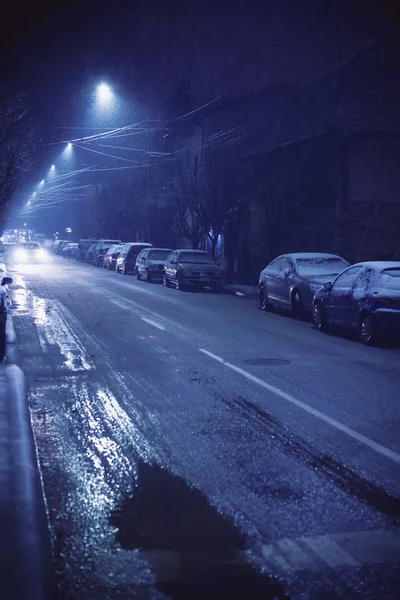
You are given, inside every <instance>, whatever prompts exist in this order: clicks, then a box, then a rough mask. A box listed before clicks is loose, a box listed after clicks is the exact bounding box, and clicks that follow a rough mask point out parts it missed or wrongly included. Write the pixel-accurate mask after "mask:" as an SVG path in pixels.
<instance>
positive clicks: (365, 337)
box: [358, 313, 376, 346]
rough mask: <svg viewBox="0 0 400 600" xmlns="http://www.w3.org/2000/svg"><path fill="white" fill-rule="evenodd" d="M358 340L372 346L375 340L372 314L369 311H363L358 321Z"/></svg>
mask: <svg viewBox="0 0 400 600" xmlns="http://www.w3.org/2000/svg"><path fill="white" fill-rule="evenodd" d="M358 331H359V334H360V340H361V341H362V343H363V344H366V345H367V346H372V345H373V344H374V343H375V342H376V333H375V328H374V323H373V320H372V316H371V315H370V314H369V313H364V314H362V315H361V317H360V321H359V329H358Z"/></svg>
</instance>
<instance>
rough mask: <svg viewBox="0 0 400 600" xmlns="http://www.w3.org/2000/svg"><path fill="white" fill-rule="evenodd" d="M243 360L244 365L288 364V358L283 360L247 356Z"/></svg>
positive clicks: (269, 365) (277, 365)
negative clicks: (247, 357) (246, 358)
mask: <svg viewBox="0 0 400 600" xmlns="http://www.w3.org/2000/svg"><path fill="white" fill-rule="evenodd" d="M244 362H245V363H246V365H256V366H267V367H280V366H282V365H288V364H289V363H290V360H285V359H283V358H249V359H248V360H245V361H244Z"/></svg>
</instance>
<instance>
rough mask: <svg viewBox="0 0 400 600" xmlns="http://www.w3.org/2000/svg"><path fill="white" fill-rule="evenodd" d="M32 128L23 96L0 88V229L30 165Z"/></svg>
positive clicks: (32, 140) (32, 139)
mask: <svg viewBox="0 0 400 600" xmlns="http://www.w3.org/2000/svg"><path fill="white" fill-rule="evenodd" d="M34 135H35V130H34V128H33V127H32V126H31V124H30V122H29V116H28V110H27V102H26V98H25V97H24V96H23V95H15V94H12V93H11V92H10V91H9V90H8V89H7V88H6V87H5V86H4V87H3V88H1V89H0V229H2V228H3V226H4V222H5V218H6V214H7V211H8V209H9V207H10V204H11V202H12V200H13V198H14V196H15V193H16V191H17V190H18V187H19V185H20V183H21V181H22V179H23V177H24V175H25V173H27V172H28V171H29V170H30V168H31V166H32V161H31V158H32V153H31V152H32V148H33V143H34Z"/></svg>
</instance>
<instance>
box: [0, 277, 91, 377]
mask: <svg viewBox="0 0 400 600" xmlns="http://www.w3.org/2000/svg"><path fill="white" fill-rule="evenodd" d="M11 300H12V305H11V312H12V315H13V316H15V317H17V318H18V317H21V316H30V317H32V318H33V320H34V323H35V325H36V329H37V334H38V337H39V341H40V346H41V348H42V351H43V353H45V354H51V355H52V356H53V363H54V366H55V368H56V370H57V373H59V371H60V369H61V370H63V371H64V374H66V375H68V374H70V373H73V374H78V373H84V372H86V371H89V370H90V369H91V368H92V365H91V364H90V361H89V359H88V357H87V356H86V353H85V350H84V348H83V346H82V344H81V342H80V341H79V339H78V337H77V336H76V335H75V334H74V333H73V331H72V328H71V326H70V325H69V321H70V319H69V314H68V315H65V314H64V313H65V311H66V310H67V309H65V308H64V307H63V305H62V304H61V303H60V302H56V301H51V300H48V299H44V298H39V297H38V296H35V295H34V294H32V292H30V291H29V290H28V289H27V288H25V287H23V286H22V285H17V286H16V287H15V288H14V289H13V291H12V294H11ZM57 363H59V364H57Z"/></svg>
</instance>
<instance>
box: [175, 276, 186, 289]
mask: <svg viewBox="0 0 400 600" xmlns="http://www.w3.org/2000/svg"><path fill="white" fill-rule="evenodd" d="M175 285H176V289H177V290H180V291H181V292H183V290H184V289H185V284H184V283H183V281H182V277H181V275H178V276H177V278H176V284H175Z"/></svg>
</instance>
